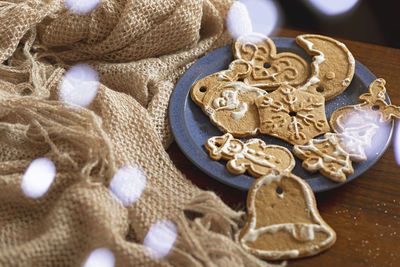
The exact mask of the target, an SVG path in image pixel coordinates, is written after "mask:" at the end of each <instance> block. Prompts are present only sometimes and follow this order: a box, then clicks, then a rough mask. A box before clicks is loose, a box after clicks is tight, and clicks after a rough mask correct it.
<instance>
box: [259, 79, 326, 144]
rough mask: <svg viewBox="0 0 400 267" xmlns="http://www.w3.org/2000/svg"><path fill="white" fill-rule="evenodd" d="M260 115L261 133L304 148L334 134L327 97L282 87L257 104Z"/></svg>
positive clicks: (260, 98)
mask: <svg viewBox="0 0 400 267" xmlns="http://www.w3.org/2000/svg"><path fill="white" fill-rule="evenodd" d="M255 103H256V105H257V108H258V112H259V115H260V132H261V133H265V134H269V135H272V136H275V137H277V138H281V139H283V140H285V141H287V142H289V143H291V144H293V145H303V144H305V143H307V142H308V141H309V140H310V139H311V138H313V137H315V136H317V135H320V134H323V133H326V132H328V131H330V127H329V125H328V122H327V120H326V115H325V99H324V97H323V96H320V95H315V94H311V93H308V92H304V91H300V90H297V89H295V88H293V87H291V86H289V85H282V86H281V87H279V89H277V90H275V91H274V92H272V93H270V94H268V95H265V96H263V97H259V98H257V99H256V101H255Z"/></svg>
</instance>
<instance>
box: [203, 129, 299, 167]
mask: <svg viewBox="0 0 400 267" xmlns="http://www.w3.org/2000/svg"><path fill="white" fill-rule="evenodd" d="M218 139H219V140H225V141H224V144H222V145H221V144H220V146H217V145H216V143H217V140H218ZM234 141H236V142H234ZM239 144H240V145H239ZM254 144H257V145H259V146H261V147H262V148H263V149H280V150H285V152H286V153H287V156H288V157H289V159H290V162H289V165H288V166H287V168H286V169H285V171H291V170H292V169H293V168H294V166H295V164H296V162H295V160H294V157H293V156H292V154H291V153H290V151H289V150H287V149H285V148H282V147H280V146H277V145H268V146H267V145H265V143H264V142H263V141H261V140H260V139H250V140H248V141H247V142H246V143H243V142H241V141H240V140H237V139H234V138H233V136H232V135H231V134H230V133H226V134H225V135H223V136H222V137H218V136H214V137H211V138H209V139H208V140H207V147H208V148H211V154H212V155H213V156H218V155H221V153H222V152H224V153H225V154H229V155H230V157H229V159H230V161H229V162H228V164H229V166H230V167H231V168H232V169H234V170H236V171H238V172H242V171H245V170H247V168H248V162H244V163H241V164H238V160H239V159H247V160H249V161H250V162H252V163H254V164H256V165H259V166H263V167H267V168H271V169H274V168H276V167H277V166H276V164H274V163H273V162H272V161H273V160H275V157H274V156H273V155H267V154H266V152H264V151H257V150H255V149H253V148H250V147H249V146H251V145H254Z"/></svg>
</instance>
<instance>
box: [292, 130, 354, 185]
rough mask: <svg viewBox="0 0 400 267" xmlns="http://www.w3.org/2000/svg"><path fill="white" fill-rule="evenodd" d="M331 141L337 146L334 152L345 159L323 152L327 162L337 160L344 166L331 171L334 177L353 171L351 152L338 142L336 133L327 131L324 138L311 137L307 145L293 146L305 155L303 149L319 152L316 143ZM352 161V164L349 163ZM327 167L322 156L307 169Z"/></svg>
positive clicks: (296, 151)
mask: <svg viewBox="0 0 400 267" xmlns="http://www.w3.org/2000/svg"><path fill="white" fill-rule="evenodd" d="M326 141H329V143H331V144H332V145H333V146H334V147H335V151H334V154H335V155H338V156H344V157H345V160H340V159H336V158H334V157H332V156H330V155H327V154H323V155H322V157H324V160H325V161H326V162H336V163H338V164H340V165H341V166H342V167H340V168H338V170H337V171H336V172H333V171H332V172H331V176H333V177H341V176H342V174H344V173H349V172H350V171H351V165H350V164H351V163H350V155H349V153H347V152H346V151H345V150H344V149H343V148H342V147H341V146H340V145H339V143H338V141H337V139H336V134H335V133H326V134H325V135H324V139H311V140H310V141H309V142H308V143H307V144H306V145H304V146H300V145H295V146H294V147H293V151H295V153H297V154H303V155H304V151H303V150H310V151H313V152H318V151H319V150H318V148H316V147H315V146H314V143H317V144H318V143H323V142H326ZM349 163H350V164H349ZM323 168H325V165H324V162H323V160H322V158H321V156H319V157H318V161H317V162H316V163H314V164H312V165H308V166H307V170H309V171H311V172H314V171H318V170H320V169H323Z"/></svg>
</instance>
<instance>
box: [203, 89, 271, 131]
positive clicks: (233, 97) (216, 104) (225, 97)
mask: <svg viewBox="0 0 400 267" xmlns="http://www.w3.org/2000/svg"><path fill="white" fill-rule="evenodd" d="M224 88H226V89H225V90H223V91H222V93H221V96H222V97H218V98H216V99H214V100H213V101H212V102H211V107H210V106H208V105H205V106H204V111H205V112H206V114H207V115H208V116H209V117H210V119H211V120H212V121H213V122H214V123H215V124H216V125H217V126H218V127H220V128H222V129H225V127H226V126H225V125H223V124H222V123H221V122H219V121H217V120H216V119H215V114H216V111H218V110H224V109H228V110H233V111H232V113H231V118H232V119H234V120H238V119H241V118H243V117H244V116H245V115H246V113H247V110H248V104H247V103H244V102H241V101H239V100H238V93H242V94H245V93H249V92H255V93H256V97H260V96H263V95H266V94H267V92H266V91H264V90H261V89H258V88H256V87H253V86H249V85H247V84H244V83H238V82H229V83H226V84H225V85H224ZM231 92H233V93H231ZM243 104H245V105H243ZM250 104H253V103H250ZM234 106H235V107H234ZM237 108H239V110H235V109H237ZM257 132H258V127H257V128H255V129H254V130H252V131H251V130H248V131H246V133H248V134H249V135H255V134H257Z"/></svg>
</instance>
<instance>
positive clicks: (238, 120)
mask: <svg viewBox="0 0 400 267" xmlns="http://www.w3.org/2000/svg"><path fill="white" fill-rule="evenodd" d="M265 94H266V92H265V91H264V90H261V89H258V88H256V87H252V86H249V85H246V84H244V83H240V82H229V83H221V84H220V86H218V87H216V88H214V89H213V90H212V91H209V92H208V93H207V94H206V95H205V96H204V98H203V102H202V104H203V107H202V108H203V111H204V112H205V113H206V114H207V115H208V116H209V117H210V121H211V122H212V123H213V124H214V125H216V126H217V127H218V128H219V129H220V130H221V131H222V132H228V133H231V134H232V135H233V136H235V137H245V136H252V135H256V134H257V133H258V131H259V126H260V119H259V116H258V111H257V107H256V106H255V104H254V100H255V99H256V98H257V97H260V96H263V95H265Z"/></svg>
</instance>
